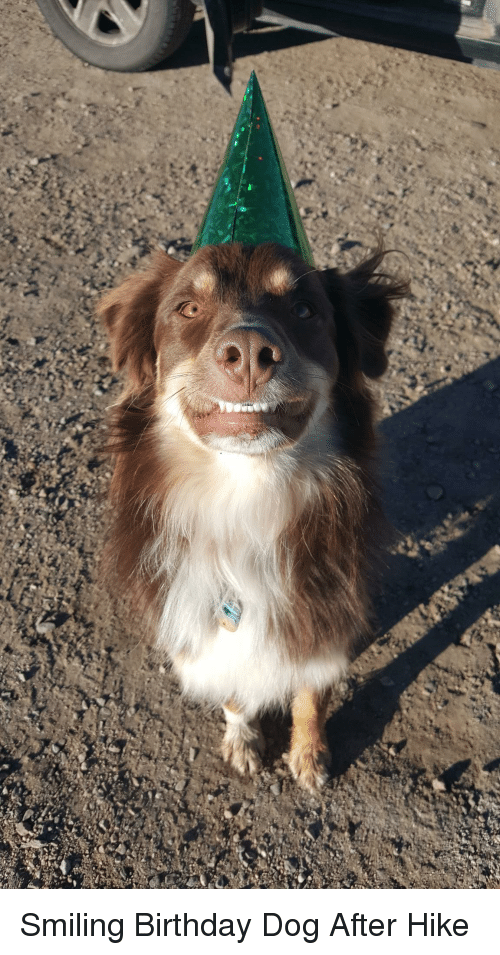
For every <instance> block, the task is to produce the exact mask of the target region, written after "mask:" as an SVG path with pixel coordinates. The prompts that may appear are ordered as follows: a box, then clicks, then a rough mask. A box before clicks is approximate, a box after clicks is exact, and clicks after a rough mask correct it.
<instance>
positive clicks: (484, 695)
mask: <svg viewBox="0 0 500 955" xmlns="http://www.w3.org/2000/svg"><path fill="white" fill-rule="evenodd" d="M235 46H236V56H237V64H236V70H235V80H234V88H233V89H234V98H233V100H230V99H229V98H228V97H227V96H226V95H225V94H224V93H223V92H222V91H221V90H219V89H218V88H217V86H216V85H215V82H212V80H211V77H210V72H209V68H208V65H207V62H206V47H205V40H204V34H203V29H202V24H201V22H199V23H196V24H195V26H194V28H193V31H192V34H191V36H190V39H189V40H188V44H187V46H186V47H185V48H184V49H183V50H181V51H179V53H178V54H176V56H175V58H174V59H173V60H171V61H169V62H168V63H167V65H166V67H164V68H162V69H158V70H157V71H155V72H152V73H150V74H145V75H120V74H113V73H105V72H100V71H99V70H97V69H94V68H91V67H87V66H85V65H84V64H83V63H81V62H79V61H78V60H76V59H75V58H73V57H72V56H71V55H70V53H69V52H67V51H66V50H65V49H64V48H63V47H62V46H61V45H60V44H59V43H58V42H57V41H56V40H55V39H54V38H53V37H52V36H51V34H50V32H49V30H48V28H47V26H46V25H45V23H44V21H43V20H42V18H41V16H40V15H39V13H38V10H37V8H36V7H35V5H34V4H33V3H32V2H29V3H28V2H22V0H19V2H18V3H16V4H6V5H5V9H3V12H2V33H1V36H0V53H1V56H0V85H1V89H2V97H1V101H0V133H1V144H2V153H1V155H2V160H1V163H0V182H1V186H0V194H1V200H0V201H1V203H2V219H1V233H2V253H1V262H0V270H1V278H2V285H1V288H0V318H1V331H0V335H1V344H2V365H1V387H2V403H3V404H2V407H3V424H2V449H3V454H4V459H3V462H4V463H3V467H2V471H1V488H2V508H3V510H2V542H3V559H2V563H3V566H2V571H1V581H2V583H1V593H0V597H1V601H2V604H1V607H2V613H1V621H0V647H1V673H2V676H1V685H0V703H1V711H2V723H1V727H0V806H1V810H0V812H1V832H0V885H2V886H4V887H8V886H11V887H12V886H17V887H42V888H49V887H53V888H57V887H75V888H80V887H84V888H85V887H86V888H90V887H92V888H99V887H100V888H105V887H123V888H127V887H131V886H133V887H137V888H147V887H192V888H201V887H204V886H210V887H214V886H215V887H220V888H239V887H245V886H248V887H258V886H261V887H272V888H286V887H298V886H302V887H304V888H318V887H332V888H334V887H382V888H391V887H400V888H407V887H417V888H451V887H457V888H458V887H469V888H474V887H477V888H479V887H498V886H499V884H500V806H499V795H500V738H499V722H500V607H499V605H498V600H499V580H500V572H499V571H500V514H499V470H500V425H499V412H500V357H499V355H500V329H499V323H498V314H499V302H500V293H499V289H498V276H499V275H500V272H499V271H498V270H499V267H500V210H499V202H500V200H499V176H500V126H499V123H498V108H499V107H498V103H499V100H500V73H499V72H495V71H491V70H481V69H479V68H476V67H471V66H468V65H465V64H460V63H454V62H450V61H446V60H440V59H437V58H432V57H429V56H425V55H421V54H417V53H411V52H405V51H401V50H392V49H389V48H387V47H382V46H375V45H372V44H369V43H365V42H355V41H351V40H347V39H331V38H330V39H327V40H323V39H319V38H318V37H315V36H313V35H311V34H299V33H295V32H293V31H281V30H278V31H276V30H271V31H265V32H262V31H259V32H258V33H254V34H252V35H249V36H245V37H242V36H240V37H238V38H237V42H236V44H235ZM252 69H255V70H256V72H257V75H258V78H259V81H260V84H261V87H262V89H263V92H264V96H265V98H266V102H267V105H268V109H269V113H270V115H271V118H272V120H273V123H274V127H275V130H276V133H277V136H278V139H279V141H280V143H281V147H282V151H283V153H284V156H285V160H286V164H287V167H288V170H289V174H290V177H291V179H292V181H293V183H294V186H295V188H296V195H297V199H298V204H299V206H300V209H301V214H302V215H303V218H304V222H305V226H306V231H307V233H308V236H309V239H310V241H311V244H312V247H313V250H314V254H315V258H316V263H317V265H318V266H319V267H324V266H326V265H332V264H334V263H337V264H338V265H339V266H340V267H345V266H348V265H349V264H350V263H352V262H354V261H356V259H358V258H359V257H360V256H362V255H363V254H364V253H365V252H366V251H367V249H368V248H369V247H370V245H371V243H372V241H373V237H374V235H375V234H376V231H377V230H380V231H381V232H382V234H383V235H384V237H385V241H386V243H387V245H388V247H389V248H391V249H397V250H401V251H402V252H404V253H405V255H404V256H403V255H397V254H394V255H392V256H391V258H390V266H391V268H392V269H394V270H397V271H400V272H403V273H405V270H408V269H409V271H410V272H411V276H412V282H413V285H412V288H413V291H412V295H411V298H410V299H409V300H408V301H407V302H406V303H405V304H404V306H403V307H402V308H401V310H400V315H399V320H398V323H397V327H396V330H395V333H394V336H393V338H392V350H391V355H390V370H389V372H388V374H387V376H386V378H385V379H384V380H383V382H382V385H381V387H380V394H381V410H382V415H383V421H382V426H381V427H382V431H383V434H384V438H385V441H384V444H385V462H386V463H385V478H384V480H385V496H386V506H387V510H388V512H389V515H390V517H391V518H392V520H393V522H394V524H395V526H396V528H397V530H398V532H399V538H398V543H397V545H396V546H395V547H394V550H393V553H392V555H391V557H390V559H389V567H388V570H387V574H386V580H385V585H384V590H383V594H382V596H381V597H380V599H379V601H378V605H377V607H378V614H379V619H380V627H379V630H378V632H377V636H376V639H375V641H374V643H373V644H372V646H371V647H370V648H369V649H367V650H366V651H365V652H364V653H363V654H362V655H361V656H360V657H359V658H358V660H357V661H356V662H355V664H354V666H353V668H352V671H351V675H350V678H349V680H348V682H347V683H346V685H345V687H343V688H342V691H341V692H339V693H338V695H337V698H336V700H335V702H334V704H332V709H331V715H330V718H329V722H328V735H329V739H330V743H331V748H332V752H333V763H332V780H331V782H330V783H329V784H328V785H327V787H326V788H325V790H324V794H323V795H322V796H321V798H315V797H311V796H309V795H305V794H304V793H303V792H301V791H299V790H297V788H296V787H295V785H294V784H293V783H292V781H291V780H290V778H289V774H288V771H287V768H286V765H285V763H284V761H283V759H282V753H283V751H284V750H285V749H286V743H287V734H288V730H289V726H288V722H287V720H286V719H284V718H278V719H276V718H274V717H267V718H266V719H265V721H264V728H265V732H266V736H267V737H268V739H269V741H270V742H269V749H268V753H267V758H266V761H265V768H264V771H263V773H262V774H261V775H260V776H259V777H258V778H257V779H255V780H250V779H240V778H238V777H237V776H236V775H235V774H234V773H233V772H231V771H227V769H226V768H225V766H224V765H223V763H222V760H221V757H220V754H219V744H220V740H221V736H222V719H221V717H220V715H219V714H218V713H209V712H206V711H204V710H203V709H200V708H198V707H197V706H195V705H194V704H192V703H190V702H188V701H186V700H183V699H182V697H181V695H180V693H179V689H178V687H177V685H176V683H175V681H174V680H173V678H172V677H171V676H170V675H169V674H168V672H165V669H164V668H163V667H162V666H159V665H158V661H157V660H155V658H154V657H153V656H151V654H149V653H148V652H147V651H146V650H145V648H144V647H143V646H142V644H141V634H140V633H139V632H136V631H133V630H132V629H131V628H130V626H129V624H128V622H127V619H126V617H125V615H123V619H119V618H118V617H117V616H116V615H115V614H114V613H113V611H112V608H111V602H110V600H109V598H108V597H107V595H106V593H105V592H104V590H103V588H102V586H101V584H100V581H99V580H98V579H97V580H96V579H95V578H96V576H98V575H96V567H97V559H98V555H99V552H100V548H101V542H102V537H103V519H104V517H103V515H104V509H103V504H102V492H103V491H104V490H105V488H106V485H107V482H108V478H109V463H108V462H107V461H103V460H101V458H100V457H99V456H98V452H97V448H98V445H99V441H100V440H101V436H102V432H101V427H102V422H103V418H104V415H105V410H106V407H107V406H108V405H109V404H110V403H111V401H112V400H113V399H114V397H115V396H116V395H117V394H118V389H119V385H118V382H117V380H116V378H115V377H114V376H113V374H112V371H111V369H110V365H109V362H108V359H107V350H106V342H105V338H104V334H103V332H102V330H101V329H100V328H99V327H97V325H96V323H95V320H94V318H93V308H94V305H95V301H96V297H97V295H98V293H99V292H100V291H101V290H102V289H107V288H109V287H110V286H112V285H113V284H115V283H116V282H117V281H118V280H119V279H120V278H121V277H123V276H124V275H125V274H126V273H127V272H128V271H129V270H130V269H131V268H134V267H136V266H137V265H138V263H140V261H141V260H142V258H143V257H144V256H145V255H146V254H147V251H148V248H150V247H151V246H155V245H158V244H161V245H163V246H164V247H165V248H167V249H171V248H173V250H174V251H175V254H177V255H178V256H179V257H180V258H185V257H186V256H187V254H188V252H189V248H190V244H191V243H192V242H193V240H194V238H195V236H196V233H197V230H198V226H199V223H200V220H201V216H202V213H203V210H204V208H205V205H206V202H207V199H208V196H209V193H210V188H211V184H212V183H213V180H214V176H215V173H216V170H217V168H218V165H219V163H220V161H221V159H222V155H223V151H224V149H225V147H226V144H227V141H228V138H229V134H230V131H231V128H232V125H233V123H234V119H235V116H236V112H237V110H238V108H239V104H240V102H241V98H242V95H243V92H244V88H245V86H246V83H247V80H248V77H249V75H250V71H251V70H252Z"/></svg>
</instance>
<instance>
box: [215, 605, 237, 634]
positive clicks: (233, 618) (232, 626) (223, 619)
mask: <svg viewBox="0 0 500 955" xmlns="http://www.w3.org/2000/svg"><path fill="white" fill-rule="evenodd" d="M241 614H242V609H241V607H240V605H239V604H237V603H236V601H235V600H225V601H224V603H223V604H222V607H221V608H220V610H219V613H218V614H217V623H218V624H219V626H220V627H225V629H226V630H230V631H231V633H235V631H236V630H237V629H238V625H239V622H240V620H241Z"/></svg>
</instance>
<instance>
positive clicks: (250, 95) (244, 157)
mask: <svg viewBox="0 0 500 955" xmlns="http://www.w3.org/2000/svg"><path fill="white" fill-rule="evenodd" d="M223 242H244V243H246V244H248V245H259V244H260V243H261V242H278V243H280V245H285V246H288V248H290V249H293V250H294V251H295V252H297V254H298V255H300V256H302V258H303V259H304V260H305V262H307V263H308V264H309V265H312V266H314V260H313V256H312V252H311V247H310V245H309V242H308V240H307V236H306V234H305V232H304V227H303V225H302V222H301V219H300V215H299V210H298V209H297V203H296V202H295V197H294V195H293V191H292V187H291V185H290V180H289V178H288V174H287V171H286V169H285V164H284V162H283V158H282V156H281V152H280V148H279V146H278V143H277V140H276V137H275V135H274V131H273V128H272V126H271V121H270V119H269V116H268V115H267V109H266V105H265V103H264V98H263V96H262V93H261V89H260V86H259V84H258V82H257V77H256V75H255V73H252V75H251V77H250V80H249V82H248V86H247V89H246V92H245V95H244V97H243V103H242V104H241V109H240V112H239V114H238V119H237V120H236V124H235V127H234V129H233V132H232V134H231V139H230V141H229V146H228V148H227V151H226V155H225V156H224V160H223V163H222V166H221V168H220V171H219V174H218V176H217V180H216V183H215V186H214V190H213V193H212V196H211V199H210V202H209V204H208V207H207V210H206V212H205V215H204V218H203V222H202V224H201V229H200V231H199V233H198V235H197V237H196V240H195V243H194V245H193V248H192V251H193V252H196V251H197V250H198V249H200V248H201V247H202V246H204V245H219V244H220V243H223Z"/></svg>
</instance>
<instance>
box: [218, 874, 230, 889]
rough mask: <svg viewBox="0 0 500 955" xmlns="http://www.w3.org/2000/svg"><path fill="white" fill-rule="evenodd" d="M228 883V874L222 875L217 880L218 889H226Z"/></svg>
mask: <svg viewBox="0 0 500 955" xmlns="http://www.w3.org/2000/svg"><path fill="white" fill-rule="evenodd" d="M228 883H229V880H228V879H226V876H225V875H220V876H219V878H218V879H217V882H216V883H215V888H216V889H225V888H226V885H228Z"/></svg>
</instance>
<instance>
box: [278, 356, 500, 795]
mask: <svg viewBox="0 0 500 955" xmlns="http://www.w3.org/2000/svg"><path fill="white" fill-rule="evenodd" d="M381 430H382V433H383V436H384V439H385V446H386V447H385V450H386V455H387V457H388V458H389V459H390V463H389V467H388V473H387V475H386V488H385V509H386V512H387V514H388V516H389V518H390V519H391V520H392V522H393V524H394V525H395V526H396V529H397V531H399V532H400V533H401V534H405V535H407V534H411V535H412V538H413V539H417V540H419V539H421V538H424V539H429V538H431V537H432V534H433V532H434V531H435V530H436V529H437V528H439V526H440V525H441V524H442V522H443V520H444V519H446V518H447V516H448V515H451V519H452V520H455V527H457V528H458V531H457V535H458V536H456V538H455V539H453V540H452V541H451V542H450V543H448V544H447V546H446V547H445V549H443V550H441V551H440V552H439V553H437V554H435V555H434V556H430V555H428V554H427V553H426V552H425V551H424V556H422V552H421V553H419V555H418V557H410V556H405V555H403V554H394V555H392V556H391V557H390V558H389V562H388V568H387V572H386V574H385V581H384V585H383V596H382V597H381V599H380V600H379V602H378V605H377V616H378V624H379V629H378V637H379V639H380V638H381V637H382V640H383V639H384V638H383V634H386V633H387V632H388V631H390V630H391V628H392V627H394V626H395V625H396V624H397V623H398V622H399V621H401V620H402V619H403V618H404V617H406V616H407V615H408V614H409V613H411V612H412V611H413V610H414V609H415V608H416V607H418V606H419V604H424V605H425V604H426V603H427V602H428V601H429V600H430V598H431V597H432V595H433V594H434V593H435V592H436V591H437V590H438V589H439V588H440V587H442V586H443V585H444V584H446V583H448V582H449V581H451V580H453V579H454V578H455V577H457V575H460V574H462V573H464V572H465V571H466V570H467V568H469V567H470V566H471V564H474V563H475V562H476V561H479V560H480V559H481V558H483V557H484V555H485V554H487V553H488V551H490V549H491V548H492V547H494V546H495V545H497V544H498V543H499V535H498V530H499V521H500V492H499V489H500V359H497V360H495V361H492V362H489V363H488V364H486V365H484V366H483V367H482V368H480V369H478V370H477V371H475V372H473V373H472V374H469V375H466V376H464V377H463V378H462V379H460V380H459V381H457V382H454V383H453V384H451V385H447V386H446V387H444V388H441V389H439V390H438V391H435V392H433V393H432V394H429V395H427V396H425V397H422V398H421V399H420V400H419V401H417V402H416V403H415V404H412V405H411V406H410V407H409V408H405V409H404V410H402V411H399V412H397V413H396V414H394V415H393V416H392V417H391V418H388V419H386V420H385V421H384V422H383V424H382V428H381ZM431 449H432V450H431ZM435 488H439V489H440V490H438V491H434V489H435ZM429 490H430V491H431V495H432V494H433V493H434V495H435V496H436V495H439V494H441V492H442V497H440V498H439V499H438V500H433V499H432V497H429V494H428V491H429ZM460 531H462V532H461V533H460ZM499 599H500V571H497V572H495V573H491V574H490V575H485V576H484V577H483V578H482V579H481V580H480V582H478V583H477V584H475V585H473V586H471V587H468V589H467V591H466V593H465V595H464V596H463V599H462V600H461V602H460V603H459V605H458V606H457V607H456V608H455V609H453V610H452V611H451V612H450V613H449V614H447V615H446V617H445V618H444V619H443V620H441V621H440V622H439V623H437V624H436V625H435V626H432V627H431V628H430V629H429V630H428V631H427V633H425V634H424V636H422V637H420V638H419V639H418V640H416V641H415V642H414V643H412V644H411V645H410V646H407V647H406V649H405V650H404V651H403V652H401V653H400V654H399V655H398V656H397V657H396V658H395V659H393V660H392V661H391V662H390V663H389V664H387V666H385V667H384V668H383V669H381V670H377V672H376V673H373V674H371V675H370V674H368V676H367V677H366V679H365V680H364V681H363V682H361V683H360V685H358V686H357V687H356V688H355V689H354V690H353V691H352V692H351V693H350V694H349V695H348V697H346V699H345V700H344V701H343V702H342V703H341V704H340V706H339V707H338V708H337V709H336V710H335V712H334V713H333V714H332V716H331V717H330V719H329V720H328V722H327V727H326V729H327V736H328V743H329V746H330V750H331V752H332V754H333V760H332V766H331V773H332V775H333V776H334V777H336V776H339V775H341V774H343V773H344V772H345V771H346V770H347V769H348V768H349V766H351V765H352V764H353V763H355V762H356V760H357V759H358V758H359V757H360V756H361V754H362V753H363V752H364V750H366V749H367V748H369V747H371V746H373V744H374V743H376V742H377V741H378V740H380V739H381V737H382V735H383V732H384V729H385V727H386V726H387V725H388V724H389V723H390V721H391V719H392V717H393V715H394V713H395V711H396V710H397V707H398V704H399V700H400V697H401V694H402V693H403V692H404V691H405V690H406V689H407V688H408V687H409V686H410V684H411V683H412V682H413V681H414V680H415V679H416V678H417V677H418V675H419V674H420V673H421V672H422V670H424V669H425V667H426V666H428V664H429V663H431V662H432V661H433V660H435V659H436V658H437V657H438V656H439V654H441V653H442V652H443V651H444V650H445V649H446V648H447V647H448V646H449V645H450V644H452V643H454V642H457V641H458V640H459V638H460V636H461V634H462V633H463V632H464V631H465V630H467V629H468V628H469V627H471V626H472V625H473V624H474V623H475V621H476V620H477V619H478V618H479V617H480V616H481V615H482V614H483V613H484V612H485V610H487V609H488V607H491V606H492V605H494V604H495V603H496V602H498V600H499ZM498 691H499V692H500V684H499V687H498ZM271 722H272V726H271ZM289 728H290V720H289V719H287V718H281V719H272V718H271V717H268V718H267V723H266V722H265V721H264V731H265V734H266V738H268V739H271V740H272V742H271V745H270V747H269V751H268V754H267V758H268V760H269V761H270V762H272V763H273V762H275V760H277V759H278V758H279V755H280V753H281V752H283V751H284V750H286V748H287V743H288V739H287V737H288V735H289ZM493 755H495V756H496V755H498V754H493Z"/></svg>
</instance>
